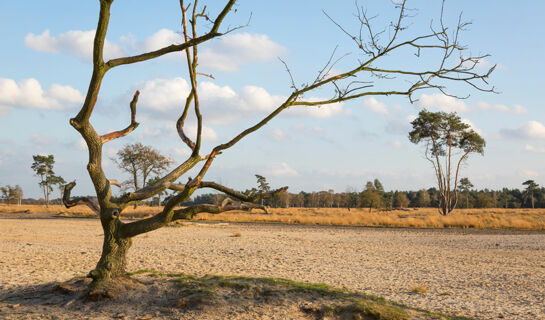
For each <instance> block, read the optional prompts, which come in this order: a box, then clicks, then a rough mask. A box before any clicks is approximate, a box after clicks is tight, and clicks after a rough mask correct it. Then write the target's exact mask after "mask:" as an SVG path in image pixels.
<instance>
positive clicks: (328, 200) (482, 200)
mask: <svg viewBox="0 0 545 320" xmlns="http://www.w3.org/2000/svg"><path fill="white" fill-rule="evenodd" d="M249 192H257V191H256V190H255V189H253V190H247V191H246V193H249ZM225 198H226V196H225V195H223V194H218V193H208V194H202V195H198V196H195V197H193V198H192V199H191V200H190V201H189V202H186V203H184V204H183V205H193V204H205V203H207V204H220V203H221V202H222V201H223V200H224V199H225ZM532 198H533V201H532ZM532 202H533V207H534V208H545V188H536V189H534V190H532V194H530V193H529V192H526V191H525V190H519V189H508V188H503V189H502V190H499V191H498V190H489V189H484V190H462V191H459V192H458V205H457V208H532ZM264 204H265V205H267V206H270V207H275V208H286V207H306V208H309V207H310V208H373V209H394V208H409V207H437V206H438V205H439V191H438V190H437V189H436V188H429V189H427V190H426V189H422V190H418V191H384V189H383V188H382V185H381V184H380V182H379V181H378V180H375V182H374V183H371V182H369V183H367V186H366V188H365V190H363V191H361V192H356V191H354V192H341V193H335V192H334V191H333V190H328V191H319V192H304V191H301V192H299V193H284V194H282V195H280V196H278V197H276V198H273V199H266V200H264Z"/></svg>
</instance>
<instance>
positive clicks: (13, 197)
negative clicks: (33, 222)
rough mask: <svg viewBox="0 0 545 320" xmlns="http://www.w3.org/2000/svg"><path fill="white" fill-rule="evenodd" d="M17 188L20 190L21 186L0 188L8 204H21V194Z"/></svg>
mask: <svg viewBox="0 0 545 320" xmlns="http://www.w3.org/2000/svg"><path fill="white" fill-rule="evenodd" d="M17 188H19V189H20V187H19V186H15V187H12V186H10V185H7V186H5V187H0V192H2V199H3V200H4V202H5V203H6V204H11V203H12V202H14V203H19V201H18V199H19V194H18V190H17Z"/></svg>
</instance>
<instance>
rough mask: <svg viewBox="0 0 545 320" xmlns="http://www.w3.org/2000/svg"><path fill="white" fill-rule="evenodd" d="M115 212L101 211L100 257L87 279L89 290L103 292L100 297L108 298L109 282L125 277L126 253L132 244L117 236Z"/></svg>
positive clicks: (129, 239) (111, 210) (130, 241)
mask: <svg viewBox="0 0 545 320" xmlns="http://www.w3.org/2000/svg"><path fill="white" fill-rule="evenodd" d="M116 210H117V209H106V210H101V222H102V228H103V230H104V242H103V245H102V256H101V257H100V260H99V261H98V263H97V266H96V268H95V269H94V270H92V271H91V272H90V273H89V277H91V278H92V279H93V281H92V283H91V288H95V289H97V290H99V291H100V290H104V292H100V295H101V296H102V297H109V296H110V295H109V294H108V293H107V292H106V291H107V287H108V283H109V282H110V280H112V279H115V278H121V277H125V276H126V266H127V252H128V250H129V248H130V247H131V244H132V239H131V238H122V237H120V236H119V233H120V232H119V227H120V226H121V222H120V221H119V219H118V217H119V214H118V213H117V212H118V211H116ZM112 212H113V213H114V214H112ZM95 294H96V292H95Z"/></svg>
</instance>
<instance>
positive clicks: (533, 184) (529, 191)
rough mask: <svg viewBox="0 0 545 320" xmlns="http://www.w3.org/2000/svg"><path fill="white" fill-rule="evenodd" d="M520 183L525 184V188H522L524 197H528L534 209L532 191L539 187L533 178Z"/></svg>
mask: <svg viewBox="0 0 545 320" xmlns="http://www.w3.org/2000/svg"><path fill="white" fill-rule="evenodd" d="M522 185H524V186H526V189H525V190H524V193H523V195H524V198H525V199H526V200H528V199H530V203H531V204H532V209H534V193H535V191H536V190H537V188H538V187H539V185H538V184H537V183H536V182H535V181H534V180H527V181H524V182H523V183H522Z"/></svg>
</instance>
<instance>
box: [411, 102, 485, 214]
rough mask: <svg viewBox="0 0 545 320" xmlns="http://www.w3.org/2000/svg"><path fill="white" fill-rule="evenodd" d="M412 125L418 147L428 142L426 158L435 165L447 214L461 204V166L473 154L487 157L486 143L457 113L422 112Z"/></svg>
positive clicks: (441, 205)
mask: <svg viewBox="0 0 545 320" xmlns="http://www.w3.org/2000/svg"><path fill="white" fill-rule="evenodd" d="M411 124H412V126H413V130H412V131H411V132H410V133H409V139H410V140H411V142H412V143H415V144H417V143H420V142H423V143H424V145H425V147H426V151H425V152H424V155H425V157H426V159H427V160H428V161H429V162H430V163H431V164H432V166H433V169H434V171H435V177H436V179H437V185H438V187H439V195H440V197H439V211H440V212H441V214H443V215H447V214H449V213H450V212H451V211H452V210H454V208H456V204H457V202H458V191H457V186H458V175H459V173H460V166H461V165H462V163H463V162H464V161H465V160H467V158H468V156H469V155H470V154H471V153H480V154H484V146H485V141H484V139H483V138H482V137H481V136H480V135H479V134H478V133H477V132H475V131H474V130H473V129H471V127H470V126H469V125H468V124H466V123H464V122H462V119H461V118H460V117H459V116H458V115H456V113H445V112H429V111H426V110H422V111H420V113H419V114H418V118H416V119H415V120H414V121H413V122H411ZM458 151H459V152H460V158H459V159H458V161H457V162H456V160H454V161H453V157H454V156H455V154H456V153H457V152H458ZM453 170H455V171H454V172H453Z"/></svg>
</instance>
